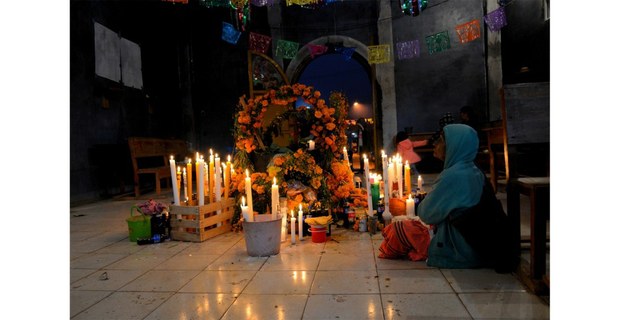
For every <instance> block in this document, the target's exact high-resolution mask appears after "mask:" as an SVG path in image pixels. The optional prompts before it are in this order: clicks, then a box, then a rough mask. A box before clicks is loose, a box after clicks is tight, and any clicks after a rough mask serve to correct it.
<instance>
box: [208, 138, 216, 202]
mask: <svg viewBox="0 0 620 320" xmlns="http://www.w3.org/2000/svg"><path fill="white" fill-rule="evenodd" d="M214 193H215V163H214V159H213V149H209V201H210V202H211V203H213V196H214Z"/></svg>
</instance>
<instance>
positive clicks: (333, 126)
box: [325, 122, 336, 131]
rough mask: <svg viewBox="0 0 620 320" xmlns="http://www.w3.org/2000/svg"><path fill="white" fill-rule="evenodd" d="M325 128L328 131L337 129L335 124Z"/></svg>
mask: <svg viewBox="0 0 620 320" xmlns="http://www.w3.org/2000/svg"><path fill="white" fill-rule="evenodd" d="M325 128H327V130H329V131H331V130H334V128H336V125H335V124H334V123H333V122H330V123H328V124H326V125H325Z"/></svg>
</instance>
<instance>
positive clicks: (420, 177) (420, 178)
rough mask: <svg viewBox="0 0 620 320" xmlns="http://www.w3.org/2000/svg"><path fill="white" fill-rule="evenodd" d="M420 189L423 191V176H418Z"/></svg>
mask: <svg viewBox="0 0 620 320" xmlns="http://www.w3.org/2000/svg"><path fill="white" fill-rule="evenodd" d="M418 189H420V191H422V176H421V175H418Z"/></svg>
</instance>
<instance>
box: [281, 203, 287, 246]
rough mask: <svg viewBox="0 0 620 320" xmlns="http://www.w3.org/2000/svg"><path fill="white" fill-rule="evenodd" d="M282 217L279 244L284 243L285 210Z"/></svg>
mask: <svg viewBox="0 0 620 320" xmlns="http://www.w3.org/2000/svg"><path fill="white" fill-rule="evenodd" d="M281 216H282V227H281V228H280V242H284V241H286V210H285V211H284V214H281Z"/></svg>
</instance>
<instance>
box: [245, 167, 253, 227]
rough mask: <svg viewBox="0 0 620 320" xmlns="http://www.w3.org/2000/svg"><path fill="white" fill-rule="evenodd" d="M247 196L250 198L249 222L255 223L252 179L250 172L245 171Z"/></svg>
mask: <svg viewBox="0 0 620 320" xmlns="http://www.w3.org/2000/svg"><path fill="white" fill-rule="evenodd" d="M245 196H246V197H247V198H248V212H249V213H250V219H249V220H248V221H254V208H253V207H252V179H250V172H249V171H248V169H245Z"/></svg>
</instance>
